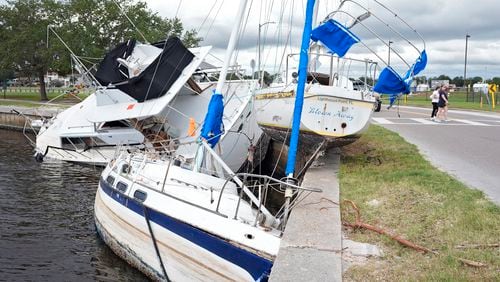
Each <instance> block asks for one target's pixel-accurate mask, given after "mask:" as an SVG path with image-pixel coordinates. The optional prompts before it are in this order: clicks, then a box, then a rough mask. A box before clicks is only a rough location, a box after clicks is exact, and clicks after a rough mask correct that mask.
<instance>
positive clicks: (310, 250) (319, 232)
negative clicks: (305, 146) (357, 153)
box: [270, 149, 342, 282]
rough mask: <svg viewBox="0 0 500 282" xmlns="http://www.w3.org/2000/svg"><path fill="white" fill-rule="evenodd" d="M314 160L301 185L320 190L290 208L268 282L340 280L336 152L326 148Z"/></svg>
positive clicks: (340, 257) (338, 162) (337, 151)
mask: <svg viewBox="0 0 500 282" xmlns="http://www.w3.org/2000/svg"><path fill="white" fill-rule="evenodd" d="M318 163H319V164H320V166H318V167H311V168H309V170H308V171H307V173H306V175H305V178H304V181H303V183H302V186H304V187H314V188H320V189H322V190H323V192H322V193H312V194H311V195H309V196H308V197H307V198H306V199H305V200H304V201H302V202H301V203H300V204H299V206H297V207H296V208H294V209H293V211H292V213H291V215H290V219H289V221H288V224H287V226H286V229H285V234H284V236H283V239H282V241H281V246H280V251H279V253H278V257H277V258H276V261H275V263H274V266H273V269H272V272H271V277H270V281H331V282H334V281H342V235H341V220H340V207H339V205H338V203H339V182H338V178H337V175H338V169H339V165H340V151H339V150H338V149H330V150H328V151H326V152H325V155H324V156H322V157H321V158H319V159H318Z"/></svg>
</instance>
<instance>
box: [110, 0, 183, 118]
mask: <svg viewBox="0 0 500 282" xmlns="http://www.w3.org/2000/svg"><path fill="white" fill-rule="evenodd" d="M113 1H114V0H113ZM181 2H182V1H179V4H178V5H177V10H176V12H175V16H174V18H173V20H174V21H175V19H177V15H178V13H179V8H180V6H181ZM115 3H116V2H115ZM172 31H173V25H172V28H171V29H170V30H169V31H168V33H167V35H166V39H165V42H164V43H163V48H162V52H161V53H160V56H159V58H158V62H157V63H156V66H155V71H154V72H153V76H152V78H151V81H150V82H149V85H148V90H147V91H146V95H145V97H144V101H146V100H147V99H148V96H149V92H150V91H151V87H152V85H153V81H154V79H155V77H156V73H157V72H158V68H159V67H160V62H161V58H162V57H163V50H165V47H166V46H167V41H168V38H169V37H170V34H172ZM180 62H181V60H179V61H178V62H177V65H176V66H175V68H177V67H178V66H179V64H180ZM173 75H174V74H173V72H172V73H171V74H170V77H168V78H167V79H166V80H165V81H169V80H170V78H171V77H172V76H173ZM164 90H165V89H162V92H163V91H164ZM142 110H143V108H141V111H140V112H139V114H142ZM150 111H152V108H151V109H150ZM138 124H139V120H137V121H136V124H135V126H137V125H138Z"/></svg>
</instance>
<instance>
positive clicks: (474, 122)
mask: <svg viewBox="0 0 500 282" xmlns="http://www.w3.org/2000/svg"><path fill="white" fill-rule="evenodd" d="M453 120H455V121H458V122H462V123H466V124H470V125H479V126H491V125H489V124H486V123H482V122H477V121H471V120H466V119H455V118H454V119H453Z"/></svg>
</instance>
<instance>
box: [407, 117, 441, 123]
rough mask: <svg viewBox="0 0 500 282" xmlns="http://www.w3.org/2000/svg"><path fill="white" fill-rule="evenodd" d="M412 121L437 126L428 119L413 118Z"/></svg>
mask: <svg viewBox="0 0 500 282" xmlns="http://www.w3.org/2000/svg"><path fill="white" fill-rule="evenodd" d="M411 120H414V121H417V122H420V123H422V124H436V123H435V122H434V121H431V120H428V119H425V118H411Z"/></svg>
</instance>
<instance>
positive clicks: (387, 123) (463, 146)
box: [372, 103, 500, 205]
mask: <svg viewBox="0 0 500 282" xmlns="http://www.w3.org/2000/svg"><path fill="white" fill-rule="evenodd" d="M429 104H430V103H429ZM431 110H432V107H431V106H430V105H429V108H427V109H425V108H414V107H403V106H401V107H400V108H399V116H400V117H398V109H397V108H391V109H390V110H387V109H386V108H385V107H382V111H381V112H378V113H374V114H373V119H372V123H373V124H377V125H381V126H383V127H385V128H388V129H390V130H392V131H394V132H397V133H399V134H400V135H401V136H402V137H403V138H405V139H406V140H407V141H408V142H410V143H412V144H415V145H416V146H417V147H418V148H419V150H420V152H421V153H422V154H423V155H424V156H425V157H426V158H427V159H428V160H430V161H431V162H432V164H433V165H434V166H436V167H437V168H439V169H441V170H443V171H446V172H448V173H449V174H451V175H453V176H455V177H456V178H457V179H459V180H460V181H461V182H463V183H465V184H466V185H467V186H469V187H472V188H477V189H479V190H481V191H483V192H484V193H485V194H486V195H487V196H488V197H489V198H490V199H491V200H493V201H494V202H495V203H496V204H498V205H500V115H499V114H495V113H488V112H467V111H455V110H450V111H449V115H448V119H449V122H447V123H438V122H433V121H431V120H430V113H431Z"/></svg>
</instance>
